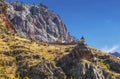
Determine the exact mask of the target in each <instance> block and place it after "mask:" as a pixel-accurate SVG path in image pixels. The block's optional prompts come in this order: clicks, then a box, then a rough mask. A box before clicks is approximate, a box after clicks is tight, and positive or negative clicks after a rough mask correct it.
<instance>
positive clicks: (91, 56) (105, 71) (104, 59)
mask: <svg viewBox="0 0 120 79" xmlns="http://www.w3.org/2000/svg"><path fill="white" fill-rule="evenodd" d="M57 65H58V66H60V67H61V68H62V69H63V71H64V72H65V73H66V75H67V79H120V70H119V69H120V68H119V66H120V59H118V58H116V57H114V56H112V55H110V54H106V53H103V52H101V51H99V50H97V49H94V48H91V47H90V46H88V45H87V44H86V43H84V42H80V43H79V44H78V45H77V46H75V47H74V48H73V49H72V51H71V53H69V54H68V55H65V56H63V57H62V58H61V59H60V60H58V62H57Z"/></svg>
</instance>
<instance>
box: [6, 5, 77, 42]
mask: <svg viewBox="0 0 120 79" xmlns="http://www.w3.org/2000/svg"><path fill="white" fill-rule="evenodd" d="M8 17H9V20H10V21H11V22H12V23H13V25H14V28H15V29H16V31H17V33H18V34H19V35H21V36H24V37H25V38H29V39H32V40H35V41H38V42H50V43H51V42H55V41H57V40H58V39H59V38H60V39H62V41H64V42H65V43H71V42H73V41H74V42H75V41H76V39H74V38H73V37H72V36H71V35H70V34H69V32H68V31H67V28H66V25H65V24H64V23H63V21H62V20H61V18H60V17H59V16H58V15H57V14H56V13H54V12H53V11H51V10H48V7H47V6H46V5H44V4H40V5H34V6H33V5H28V4H24V5H19V4H17V3H8Z"/></svg>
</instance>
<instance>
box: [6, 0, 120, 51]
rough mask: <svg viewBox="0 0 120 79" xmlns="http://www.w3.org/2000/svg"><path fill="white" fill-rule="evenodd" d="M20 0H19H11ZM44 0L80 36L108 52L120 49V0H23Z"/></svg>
mask: <svg viewBox="0 0 120 79" xmlns="http://www.w3.org/2000/svg"><path fill="white" fill-rule="evenodd" d="M7 1H18V0H7ZM19 1H22V2H25V3H29V4H32V3H35V4H38V3H41V2H42V3H44V4H45V5H47V6H48V7H49V9H51V10H53V11H54V12H55V13H57V14H58V15H60V16H61V18H62V20H63V21H64V23H65V24H66V26H67V28H68V31H69V32H70V33H71V35H73V36H75V37H76V38H78V39H79V38H80V37H81V36H84V37H85V38H86V41H87V43H88V44H89V45H91V46H93V47H96V48H98V49H102V50H105V51H108V52H114V51H118V52H120V0H19Z"/></svg>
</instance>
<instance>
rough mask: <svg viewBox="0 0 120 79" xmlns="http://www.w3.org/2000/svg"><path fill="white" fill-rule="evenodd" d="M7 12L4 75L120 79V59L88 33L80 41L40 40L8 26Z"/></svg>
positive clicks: (2, 29)
mask: <svg viewBox="0 0 120 79" xmlns="http://www.w3.org/2000/svg"><path fill="white" fill-rule="evenodd" d="M1 3H2V4H5V3H4V2H1ZM2 6H4V5H2ZM5 9H6V8H5ZM5 13H6V12H5ZM5 13H4V12H1V14H0V15H2V16H4V17H0V19H3V18H6V19H5V20H0V79H120V59H119V58H117V57H115V56H113V55H111V54H108V53H106V52H102V51H101V50H98V49H95V48H93V47H91V46H89V45H88V44H87V43H86V41H85V38H84V37H82V38H81V39H80V41H79V43H78V44H76V45H62V44H61V45H59V44H56V43H54V44H49V43H44V42H40V41H39V42H36V41H34V40H30V39H27V38H25V37H23V36H21V35H19V34H17V33H15V32H14V31H13V30H12V29H11V27H8V26H7V25H10V24H11V23H10V24H9V23H8V22H9V20H8V18H7V17H6V14H5ZM3 23H4V24H3Z"/></svg>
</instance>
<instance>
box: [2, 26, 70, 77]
mask: <svg viewBox="0 0 120 79" xmlns="http://www.w3.org/2000/svg"><path fill="white" fill-rule="evenodd" d="M0 33H1V34H0V79H2V78H3V79H4V78H7V77H10V78H14V77H15V75H16V70H17V66H16V63H17V62H18V61H16V59H15V57H16V55H17V54H16V55H15V51H17V52H16V53H19V51H22V52H23V53H22V54H21V55H23V56H24V55H26V53H25V52H27V51H32V52H34V53H27V55H28V56H31V55H32V54H37V55H40V56H42V57H44V58H46V59H47V60H49V61H51V62H53V63H54V61H55V59H57V58H59V57H61V56H63V55H65V54H68V52H69V49H68V48H70V47H72V46H64V45H49V44H46V43H37V42H34V41H31V40H28V39H25V38H23V37H20V36H18V35H17V34H14V33H11V32H10V31H7V30H5V28H4V27H3V26H0ZM13 52H14V54H13ZM7 54H11V55H7ZM25 61H28V62H31V63H32V65H34V64H36V63H38V62H39V61H38V60H34V59H31V60H25ZM16 78H19V76H18V77H16Z"/></svg>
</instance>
